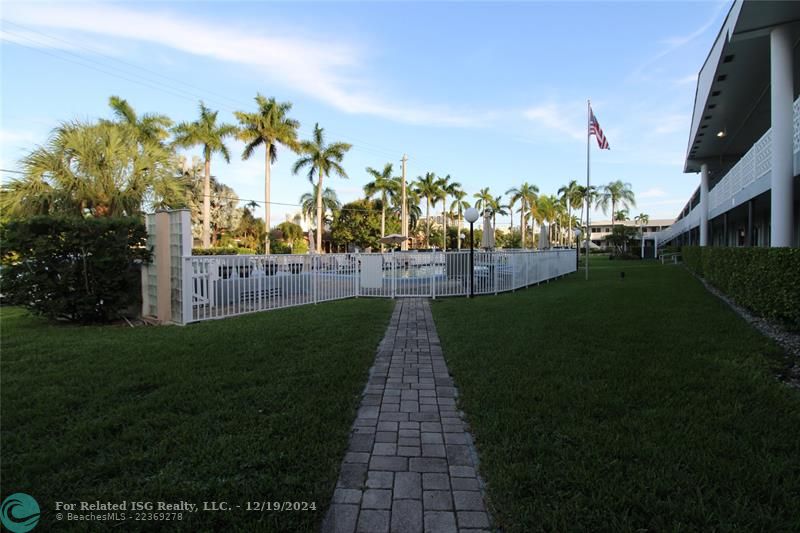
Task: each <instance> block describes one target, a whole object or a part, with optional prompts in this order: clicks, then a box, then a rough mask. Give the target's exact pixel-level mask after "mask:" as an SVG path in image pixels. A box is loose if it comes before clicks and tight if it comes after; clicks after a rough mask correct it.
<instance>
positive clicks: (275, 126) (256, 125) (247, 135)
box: [234, 94, 300, 254]
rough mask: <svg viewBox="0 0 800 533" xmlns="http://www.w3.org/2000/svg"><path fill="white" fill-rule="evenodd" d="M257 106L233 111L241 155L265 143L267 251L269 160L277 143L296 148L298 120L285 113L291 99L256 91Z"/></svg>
mask: <svg viewBox="0 0 800 533" xmlns="http://www.w3.org/2000/svg"><path fill="white" fill-rule="evenodd" d="M255 100H256V105H257V106H258V110H257V111H256V112H255V113H247V112H245V111H236V112H234V115H235V116H236V119H237V120H238V121H239V125H240V126H241V130H240V131H239V134H238V137H239V139H240V140H242V141H244V142H245V143H247V144H245V147H244V151H243V152H242V159H245V160H246V159H250V156H251V155H253V153H254V152H255V150H256V148H258V147H259V146H261V145H264V224H265V225H266V227H267V235H266V237H265V242H264V244H265V247H264V250H266V252H265V253H267V254H269V218H270V210H271V209H270V208H271V203H270V173H271V167H272V163H274V162H275V161H276V160H277V159H278V149H277V148H278V144H282V145H284V146H286V147H287V148H289V149H290V150H292V151H294V152H297V150H298V149H299V148H300V143H299V142H298V141H297V128H299V127H300V123H299V122H297V121H296V120H294V119H291V118H289V117H288V116H287V113H289V111H290V110H291V109H292V104H291V103H290V102H276V101H275V98H269V99H267V98H265V97H263V96H262V95H261V94H257V95H256V98H255Z"/></svg>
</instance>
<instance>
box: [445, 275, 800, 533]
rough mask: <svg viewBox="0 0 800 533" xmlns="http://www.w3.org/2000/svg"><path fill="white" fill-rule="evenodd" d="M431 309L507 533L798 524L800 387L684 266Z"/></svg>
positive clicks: (570, 281) (770, 349)
mask: <svg viewBox="0 0 800 533" xmlns="http://www.w3.org/2000/svg"><path fill="white" fill-rule="evenodd" d="M620 270H624V271H625V274H626V276H625V279H624V280H623V279H621V278H620V274H619V272H620ZM433 314H434V318H435V320H436V325H437V327H438V330H439V334H440V336H441V339H442V346H443V348H444V353H445V356H446V358H447V361H448V365H449V367H450V370H451V372H452V373H453V374H454V377H455V380H456V384H457V386H458V387H459V390H460V394H461V398H460V405H461V408H462V409H463V410H464V411H465V412H466V414H467V417H468V419H469V421H470V423H471V426H472V431H473V434H474V436H475V437H476V443H477V446H478V451H479V454H480V458H481V467H480V469H481V473H482V475H483V477H484V479H485V480H486V481H487V484H488V495H489V498H490V506H491V510H492V512H493V516H494V519H495V521H496V524H497V525H498V526H501V527H502V528H503V529H504V531H506V532H515V531H519V532H523V531H525V532H527V531H537V530H548V531H642V530H648V531H690V530H700V531H714V530H719V531H732V530H741V531H798V530H800V506H798V501H800V391H798V390H796V389H790V388H788V387H787V386H785V385H782V384H780V383H778V382H776V380H775V379H774V378H773V375H774V374H775V373H776V367H777V366H778V365H780V364H781V361H782V359H781V357H779V356H778V352H777V349H776V347H775V346H774V345H773V344H772V343H771V342H769V341H767V340H766V339H765V338H763V337H762V336H760V335H759V334H758V333H757V332H755V331H754V330H753V329H751V328H750V327H749V326H748V325H747V324H746V323H745V322H744V321H742V320H741V319H739V317H738V316H736V315H735V314H734V313H733V312H731V311H730V310H729V309H728V308H727V307H726V306H725V305H724V304H722V303H721V302H720V301H719V300H717V299H716V298H714V297H713V296H711V295H709V294H708V293H707V292H706V291H705V289H703V287H702V286H701V285H700V283H699V282H698V281H697V280H695V279H694V278H693V277H691V276H690V275H689V274H688V273H687V272H686V271H685V270H684V269H683V268H682V267H678V266H662V265H660V264H654V263H644V264H643V263H639V262H611V261H609V260H608V259H598V260H593V262H592V272H591V279H590V281H589V282H586V281H584V279H583V272H582V271H581V273H580V274H579V275H572V276H569V277H567V278H566V279H564V280H560V281H556V282H554V283H550V284H546V285H543V286H539V287H535V288H530V289H527V290H523V291H519V292H517V293H514V294H505V295H500V296H491V297H482V298H477V299H475V300H473V301H467V300H464V299H449V300H448V299H444V300H437V301H436V302H435V304H434V305H433Z"/></svg>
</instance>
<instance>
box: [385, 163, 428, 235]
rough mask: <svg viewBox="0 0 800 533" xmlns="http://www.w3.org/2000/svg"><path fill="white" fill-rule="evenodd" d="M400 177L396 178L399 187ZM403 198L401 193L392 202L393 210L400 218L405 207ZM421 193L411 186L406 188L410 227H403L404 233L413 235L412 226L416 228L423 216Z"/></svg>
mask: <svg viewBox="0 0 800 533" xmlns="http://www.w3.org/2000/svg"><path fill="white" fill-rule="evenodd" d="M400 179H401V178H399V177H396V178H395V180H396V181H397V188H398V189H399V188H400V187H401V183H400ZM402 202H403V200H402V198H401V196H400V195H399V194H397V195H395V197H394V198H393V202H392V212H393V213H394V214H395V216H397V217H398V218H399V217H400V216H401V214H402V211H403V207H402ZM419 202H420V199H419V194H417V192H416V191H415V190H414V188H413V187H409V188H407V189H406V209H407V211H406V213H407V214H408V227H407V228H404V229H403V232H402V233H403V235H411V231H410V228H415V227H416V226H417V221H419V219H420V217H422V210H421V209H420V207H419Z"/></svg>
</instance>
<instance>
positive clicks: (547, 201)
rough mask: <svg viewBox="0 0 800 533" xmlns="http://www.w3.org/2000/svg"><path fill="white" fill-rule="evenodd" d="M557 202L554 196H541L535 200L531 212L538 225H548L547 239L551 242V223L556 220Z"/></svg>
mask: <svg viewBox="0 0 800 533" xmlns="http://www.w3.org/2000/svg"><path fill="white" fill-rule="evenodd" d="M557 203H558V200H557V199H556V197H555V196H552V195H546V194H543V195H541V196H539V197H538V198H537V199H536V209H535V210H532V211H531V212H532V214H533V215H534V218H535V219H536V220H537V222H539V223H544V222H546V223H548V225H549V228H548V237H549V238H550V241H551V242H552V240H553V239H552V235H553V221H554V220H555V218H556V204H557Z"/></svg>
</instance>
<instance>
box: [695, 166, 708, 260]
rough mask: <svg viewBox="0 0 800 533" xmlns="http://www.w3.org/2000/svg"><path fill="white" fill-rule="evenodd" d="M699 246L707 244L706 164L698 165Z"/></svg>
mask: <svg viewBox="0 0 800 533" xmlns="http://www.w3.org/2000/svg"><path fill="white" fill-rule="evenodd" d="M697 207H698V208H699V209H700V246H708V165H707V164H705V163H703V166H701V167H700V205H698V206H697Z"/></svg>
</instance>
